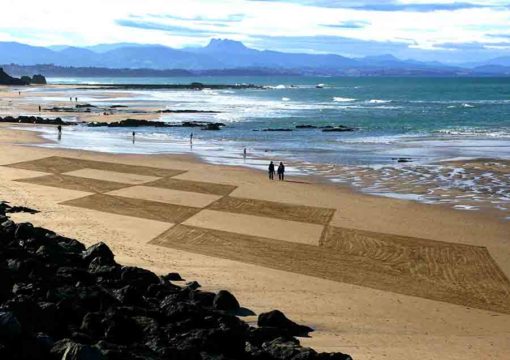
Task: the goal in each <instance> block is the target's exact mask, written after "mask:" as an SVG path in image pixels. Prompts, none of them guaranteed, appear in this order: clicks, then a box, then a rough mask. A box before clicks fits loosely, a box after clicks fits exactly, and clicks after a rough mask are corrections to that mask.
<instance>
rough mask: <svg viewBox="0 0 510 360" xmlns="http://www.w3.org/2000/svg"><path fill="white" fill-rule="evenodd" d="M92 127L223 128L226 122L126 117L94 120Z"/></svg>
mask: <svg viewBox="0 0 510 360" xmlns="http://www.w3.org/2000/svg"><path fill="white" fill-rule="evenodd" d="M88 126H90V127H166V128H174V127H189V128H200V129H201V130H221V128H222V127H223V126H225V124H223V123H211V122H206V121H184V122H182V123H180V124H176V123H167V122H164V121H156V120H144V119H126V120H121V121H116V122H110V123H108V122H93V123H89V124H88Z"/></svg>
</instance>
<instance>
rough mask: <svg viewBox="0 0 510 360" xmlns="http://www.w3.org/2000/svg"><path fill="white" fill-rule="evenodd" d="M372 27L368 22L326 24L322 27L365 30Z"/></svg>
mask: <svg viewBox="0 0 510 360" xmlns="http://www.w3.org/2000/svg"><path fill="white" fill-rule="evenodd" d="M368 25H370V22H368V21H342V22H340V23H338V24H325V25H322V26H325V27H330V28H337V29H363V28H364V27H367V26H368Z"/></svg>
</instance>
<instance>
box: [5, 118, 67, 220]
mask: <svg viewBox="0 0 510 360" xmlns="http://www.w3.org/2000/svg"><path fill="white" fill-rule="evenodd" d="M0 123H21V124H43V125H62V126H65V125H76V124H77V123H73V122H67V121H63V120H62V119H61V118H59V117H58V118H55V119H44V118H41V117H38V116H37V117H36V116H18V117H17V118H14V117H12V116H6V117H0ZM18 208H19V209H28V208H24V207H22V206H20V207H18ZM18 212H21V211H18ZM23 212H24V211H23Z"/></svg>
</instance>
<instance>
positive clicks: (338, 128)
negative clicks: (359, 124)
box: [322, 125, 356, 132]
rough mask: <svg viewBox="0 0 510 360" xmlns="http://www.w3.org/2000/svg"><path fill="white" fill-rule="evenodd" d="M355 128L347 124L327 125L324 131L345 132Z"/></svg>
mask: <svg viewBox="0 0 510 360" xmlns="http://www.w3.org/2000/svg"><path fill="white" fill-rule="evenodd" d="M355 130H356V129H355V128H352V127H349V126H345V125H338V126H334V127H333V126H331V127H325V128H323V129H322V131H323V132H345V131H355Z"/></svg>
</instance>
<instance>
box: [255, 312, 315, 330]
mask: <svg viewBox="0 0 510 360" xmlns="http://www.w3.org/2000/svg"><path fill="white" fill-rule="evenodd" d="M257 325H258V326H260V327H263V326H268V327H275V328H278V329H282V330H286V331H288V332H289V334H290V335H293V336H308V333H310V332H312V331H313V329H312V328H310V327H308V326H304V325H299V324H296V323H295V322H294V321H292V320H289V319H288V318H287V317H286V316H285V314H283V313H282V312H281V311H279V310H273V311H270V312H267V313H261V314H260V315H259V317H258V320H257Z"/></svg>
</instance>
